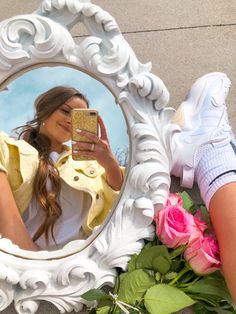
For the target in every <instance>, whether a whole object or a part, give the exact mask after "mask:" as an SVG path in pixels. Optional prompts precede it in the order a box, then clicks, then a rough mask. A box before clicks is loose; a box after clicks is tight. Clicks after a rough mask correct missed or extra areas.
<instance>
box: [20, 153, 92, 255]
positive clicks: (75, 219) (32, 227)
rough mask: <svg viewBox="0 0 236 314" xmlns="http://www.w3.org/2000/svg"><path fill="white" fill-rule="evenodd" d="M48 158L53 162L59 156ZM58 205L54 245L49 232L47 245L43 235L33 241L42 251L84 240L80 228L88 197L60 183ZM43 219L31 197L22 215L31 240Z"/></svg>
mask: <svg viewBox="0 0 236 314" xmlns="http://www.w3.org/2000/svg"><path fill="white" fill-rule="evenodd" d="M50 157H51V159H52V160H53V161H54V162H55V161H56V160H57V159H58V158H59V154H58V153H57V152H52V153H51V154H50ZM59 204H60V206H61V209H62V214H61V216H60V217H59V218H58V219H57V220H56V222H55V225H54V228H53V235H54V238H55V240H56V243H55V242H54V240H53V238H52V236H51V233H50V230H49V241H48V243H47V242H46V239H45V235H44V234H43V235H41V236H40V238H38V239H37V240H36V241H35V243H36V244H37V245H38V246H39V247H40V248H41V249H43V250H55V249H60V248H61V247H63V246H64V245H65V244H66V243H68V242H69V241H72V240H76V239H85V238H86V236H85V234H84V232H83V230H82V228H81V226H82V224H83V221H84V218H85V216H86V213H87V211H88V209H89V207H90V205H91V197H90V195H89V194H88V193H85V192H83V191H77V190H75V189H72V188H71V187H70V186H69V185H68V184H66V183H65V182H64V181H62V182H61V193H60V196H59ZM44 217H45V212H44V210H43V209H42V208H41V207H40V206H39V204H38V203H37V201H36V198H35V197H33V198H32V200H31V202H30V204H29V207H28V208H27V209H26V210H25V212H24V214H23V220H24V223H25V226H26V228H27V230H28V232H29V234H30V236H31V237H32V238H33V236H34V234H35V232H36V231H37V230H38V228H39V226H40V225H41V224H42V222H43V221H44Z"/></svg>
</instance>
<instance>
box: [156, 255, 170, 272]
mask: <svg viewBox="0 0 236 314" xmlns="http://www.w3.org/2000/svg"><path fill="white" fill-rule="evenodd" d="M170 265H171V263H170V261H169V260H168V259H166V257H164V256H162V255H160V256H157V257H155V258H154V259H153V262H152V266H153V269H154V270H155V271H158V272H159V273H161V274H163V275H164V274H166V273H167V272H168V271H169V269H170Z"/></svg>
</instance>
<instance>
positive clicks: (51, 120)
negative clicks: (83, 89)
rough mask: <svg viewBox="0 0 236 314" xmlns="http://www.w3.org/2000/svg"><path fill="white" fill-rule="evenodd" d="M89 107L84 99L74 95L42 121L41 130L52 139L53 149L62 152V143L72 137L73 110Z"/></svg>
mask: <svg viewBox="0 0 236 314" xmlns="http://www.w3.org/2000/svg"><path fill="white" fill-rule="evenodd" d="M87 107H88V106H87V103H86V102H85V101H84V100H83V99H81V98H79V97H78V96H72V97H71V98H70V99H68V100H67V101H66V102H65V103H64V104H63V105H61V106H60V107H59V108H58V109H57V110H56V111H54V112H53V113H52V114H51V116H50V117H48V118H47V119H46V120H45V121H44V123H42V125H41V126H40V131H39V132H40V133H41V134H44V135H46V136H47V137H48V138H49V139H50V141H51V144H52V146H51V147H52V151H57V152H61V149H62V143H64V142H67V141H69V140H70V139H71V110H72V109H75V108H81V109H84V108H87Z"/></svg>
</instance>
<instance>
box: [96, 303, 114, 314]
mask: <svg viewBox="0 0 236 314" xmlns="http://www.w3.org/2000/svg"><path fill="white" fill-rule="evenodd" d="M110 309H111V307H110V306H108V305H106V306H103V307H98V308H96V314H109V312H110Z"/></svg>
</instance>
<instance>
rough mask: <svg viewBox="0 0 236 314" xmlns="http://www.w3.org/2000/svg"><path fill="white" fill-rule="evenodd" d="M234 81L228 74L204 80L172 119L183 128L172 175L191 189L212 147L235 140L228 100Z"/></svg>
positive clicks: (177, 135) (174, 145) (174, 146)
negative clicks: (200, 163) (200, 165)
mask: <svg viewBox="0 0 236 314" xmlns="http://www.w3.org/2000/svg"><path fill="white" fill-rule="evenodd" d="M230 84H231V83H230V80H229V78H228V77H227V76H226V74H224V73H220V72H213V73H209V74H206V75H204V76H202V77H200V78H199V79H198V80H197V81H196V82H195V83H194V84H193V86H192V88H191V89H190V91H189V93H188V95H187V97H186V99H185V101H184V102H183V103H182V104H181V105H180V107H179V109H178V110H177V111H176V114H175V116H174V118H173V120H172V122H173V123H176V124H178V125H179V126H180V127H181V131H180V132H176V133H175V134H174V135H173V138H172V143H171V155H172V162H171V174H172V175H174V176H177V177H180V178H181V185H182V186H183V187H187V188H191V187H192V185H193V182H194V172H195V168H196V166H197V164H198V161H199V160H200V158H201V156H202V155H203V154H204V151H206V149H207V146H208V145H213V146H216V145H225V144H226V143H228V142H230V141H231V140H232V131H231V127H230V126H229V123H228V115H227V108H226V104H225V99H226V97H227V95H228V91H229V87H230Z"/></svg>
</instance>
